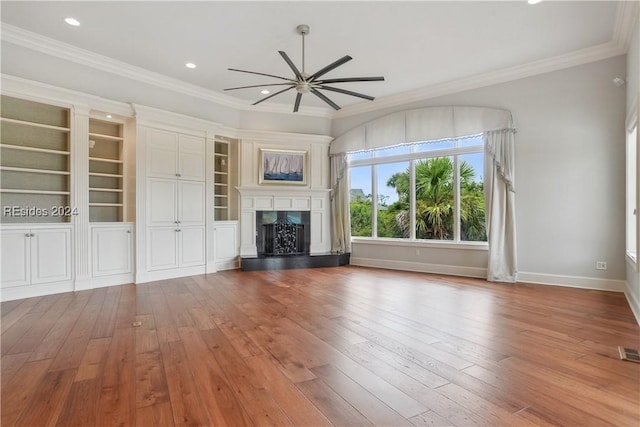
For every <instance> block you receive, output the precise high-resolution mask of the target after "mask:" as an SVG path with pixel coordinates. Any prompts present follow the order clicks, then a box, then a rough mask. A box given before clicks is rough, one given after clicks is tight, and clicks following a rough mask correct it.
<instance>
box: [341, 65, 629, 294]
mask: <svg viewBox="0 0 640 427" xmlns="http://www.w3.org/2000/svg"><path fill="white" fill-rule="evenodd" d="M625 67H626V63H625V57H624V56H620V57H615V58H612V59H608V60H604V61H600V62H596V63H591V64H587V65H583V66H578V67H573V68H570V69H566V70H562V71H557V72H553V73H548V74H544V75H539V76H535V77H530V78H526V79H521V80H517V81H513V82H508V83H503V84H498V85H494V86H490V87H486V88H481V89H476V90H470V91H466V92H461V93H458V94H453V95H447V96H443V97H439V98H434V99H429V100H425V101H423V102H417V103H412V104H407V105H404V106H401V107H397V108H393V109H386V110H383V111H376V112H374V113H367V114H362V115H358V116H352V117H345V118H341V119H336V120H334V121H333V123H332V135H334V136H338V135H341V134H342V133H344V132H345V131H347V130H349V129H351V128H353V127H354V126H357V125H359V124H361V123H364V122H367V121H369V120H371V119H373V118H376V117H380V116H383V115H386V114H389V113H391V112H393V111H398V110H404V109H412V108H419V107H424V106H444V105H470V106H486V107H495V108H504V109H508V110H510V111H511V112H512V113H513V117H514V119H515V123H516V126H517V128H518V133H517V135H516V182H515V185H516V201H517V207H516V209H517V211H516V217H517V233H518V261H519V262H518V270H519V272H521V274H520V278H521V280H527V281H538V282H543V283H544V282H550V283H554V282H555V283H566V284H574V285H585V286H592V287H604V288H616V289H619V290H622V289H623V287H624V279H625V276H626V272H625V261H624V239H625V237H624V226H623V224H624V205H625V192H624V151H625V145H624V141H625V139H624V138H625V135H624V118H625V91H626V89H625V88H624V87H622V88H618V87H616V86H615V85H613V84H612V83H611V79H612V78H613V77H615V76H623V75H625V72H626V69H625ZM424 252H426V254H425V255H421V256H420V257H417V256H416V255H415V251H412V250H405V251H388V250H380V249H372V248H370V247H363V246H362V245H354V248H353V253H352V257H354V258H356V259H357V258H359V257H363V258H371V257H378V258H383V259H384V260H385V261H389V260H398V261H406V260H407V258H406V257H409V260H411V261H421V262H424V263H440V262H444V263H446V264H449V265H451V264H453V265H456V264H457V265H459V266H460V267H462V269H463V270H464V269H466V268H469V267H471V268H472V269H473V268H476V267H478V266H481V265H482V264H483V254H478V253H477V252H476V251H464V252H462V251H448V252H447V255H446V256H445V257H444V258H445V259H444V260H442V259H441V258H443V257H442V255H441V252H442V251H439V250H437V249H429V250H423V251H421V254H423V253H424ZM450 252H451V254H450ZM452 254H453V255H452ZM600 260H601V261H606V262H607V263H608V270H607V271H596V270H595V262H596V261H600ZM471 271H473V270H471ZM563 276H570V277H563ZM583 278H588V279H583Z"/></svg>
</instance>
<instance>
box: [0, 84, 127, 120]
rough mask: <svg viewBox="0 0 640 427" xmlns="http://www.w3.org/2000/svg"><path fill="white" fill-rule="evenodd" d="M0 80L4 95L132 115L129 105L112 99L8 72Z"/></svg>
mask: <svg viewBox="0 0 640 427" xmlns="http://www.w3.org/2000/svg"><path fill="white" fill-rule="evenodd" d="M0 82H1V83H2V93H3V94H4V95H9V96H16V97H20V98H29V99H31V100H32V101H39V102H46V103H48V104H53V105H59V104H60V103H64V104H66V105H67V106H76V107H78V106H79V105H80V104H82V105H87V106H91V109H92V110H98V111H108V112H109V113H112V114H117V115H120V116H125V117H133V115H134V112H133V110H132V108H131V105H130V104H127V103H125V102H119V101H113V100H110V99H106V98H101V97H99V96H96V95H90V94H87V93H84V92H78V91H75V90H72V89H65V88H61V87H58V86H53V85H50V84H47V83H41V82H36V81H33V80H27V79H23V78H22V77H16V76H12V75H9V74H0Z"/></svg>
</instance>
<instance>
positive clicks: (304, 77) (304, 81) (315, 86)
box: [225, 24, 384, 113]
mask: <svg viewBox="0 0 640 427" xmlns="http://www.w3.org/2000/svg"><path fill="white" fill-rule="evenodd" d="M296 31H297V33H298V34H300V35H301V36H302V71H300V70H299V69H298V67H296V65H295V64H294V63H293V61H291V59H290V58H289V55H287V54H286V52H284V51H282V50H280V51H278V53H279V54H280V56H281V57H282V59H284V62H286V63H287V65H288V66H289V68H291V71H293V74H294V78H287V77H282V76H275V75H273V74H265V73H259V72H255V71H247V70H239V69H237V68H229V71H237V72H240V73H248V74H256V75H259V76H265V77H273V78H276V79H280V80H285V81H287V83H269V84H260V85H250V86H239V87H230V88H226V89H225V90H238V89H249V88H257V87H267V86H287V87H285V88H284V89H282V90H279V91H277V92H275V93H272V94H271V95H269V96H266V97H264V98H262V99H260V100H258V101H256V102H254V103H253V104H252V105H257V104H260V103H261V102H264V101H266V100H267V99H270V98H273V97H274V96H277V95H280V94H281V93H284V92H287V91H289V90H291V89H295V90H296V92H297V94H296V100H295V103H294V105H293V112H294V113H296V112H298V110H299V109H300V101H301V100H302V95H304V94H308V93H312V94H314V95H315V96H317V97H318V98H320V99H321V100H323V101H324V102H325V103H327V104H328V105H329V106H331V108H333V109H334V110H339V109H340V106H339V105H338V104H336V103H335V102H333V101H332V100H331V99H329V98H328V97H327V96H326V95H325V94H323V93H322V92H320V91H321V90H327V91H330V92H336V93H342V94H344V95H350V96H355V97H358V98H362V99H366V100H369V101H373V100H374V99H375V98H374V97H373V96H369V95H365V94H362V93H358V92H353V91H350V90H345V89H341V88H337V87H332V86H327V84H332V83H349V82H379V81H384V77H345V78H338V79H320V77H322V76H324V75H325V74H327V73H328V72H329V71H332V70H334V69H335V68H338V67H339V66H341V65H343V64H345V63H347V62H349V61H351V60H352V59H353V58H351V57H350V56H349V55H345V56H343V57H342V58H340V59H338V60H336V61H334V62H332V63H331V64H329V65H327V66H326V67H324V68H321V69H320V70H318V71H316V72H315V73H313V74H308V73H307V72H306V71H305V50H304V38H305V36H306V35H308V34H309V26H308V25H304V24H302V25H298V26H297V27H296Z"/></svg>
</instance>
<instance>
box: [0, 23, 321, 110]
mask: <svg viewBox="0 0 640 427" xmlns="http://www.w3.org/2000/svg"><path fill="white" fill-rule="evenodd" d="M2 41H4V42H7V43H11V44H14V45H17V46H21V47H24V48H27V49H30V50H33V51H36V52H40V53H43V54H45V55H49V56H53V57H56V58H59V59H63V60H66V61H70V62H74V63H76V64H80V65H83V66H86V67H91V68H94V69H97V70H100V71H103V72H107V73H111V74H115V75H118V76H121V77H125V78H127V79H131V80H135V81H138V82H142V83H146V84H149V85H152V86H156V87H160V88H163V89H168V90H171V91H174V92H177V93H180V94H183V95H187V96H191V97H194V98H199V99H203V100H205V101H209V102H213V103H215V104H218V105H222V106H225V107H229V108H233V109H236V110H242V111H251V112H259V113H274V114H294V113H293V111H292V108H291V106H290V105H285V104H273V103H270V104H265V105H261V106H260V107H258V106H255V105H250V104H249V102H250V101H243V100H240V99H237V98H234V97H232V96H229V95H224V94H221V93H219V92H216V91H214V90H211V89H206V88H204V87H201V86H197V85H193V84H190V83H185V82H183V81H182V80H179V79H175V78H173V77H168V76H165V75H163V74H160V73H156V72H154V71H150V70H147V69H145V68H142V67H137V66H135V65H131V64H128V63H126V62H122V61H118V60H116V59H113V58H109V57H108V56H104V55H100V54H97V53H95V52H91V51H89V50H86V49H82V48H79V47H76V46H73V45H70V44H68V43H64V42H61V41H58V40H54V39H51V38H49V37H45V36H42V35H40V34H36V33H33V32H31V31H27V30H24V29H22V28H19V27H16V26H13V25H10V24H5V23H3V24H2ZM295 114H298V115H306V116H313V117H324V118H330V116H331V110H330V109H328V108H319V107H301V108H300V110H299V111H298V113H295Z"/></svg>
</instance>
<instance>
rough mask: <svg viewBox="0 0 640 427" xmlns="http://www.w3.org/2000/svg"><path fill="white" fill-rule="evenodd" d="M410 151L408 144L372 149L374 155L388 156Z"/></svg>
mask: <svg viewBox="0 0 640 427" xmlns="http://www.w3.org/2000/svg"><path fill="white" fill-rule="evenodd" d="M410 151H411V146H410V145H398V146H395V147H388V148H379V149H377V150H375V151H374V155H375V157H389V156H398V155H400V154H409V152H410Z"/></svg>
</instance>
